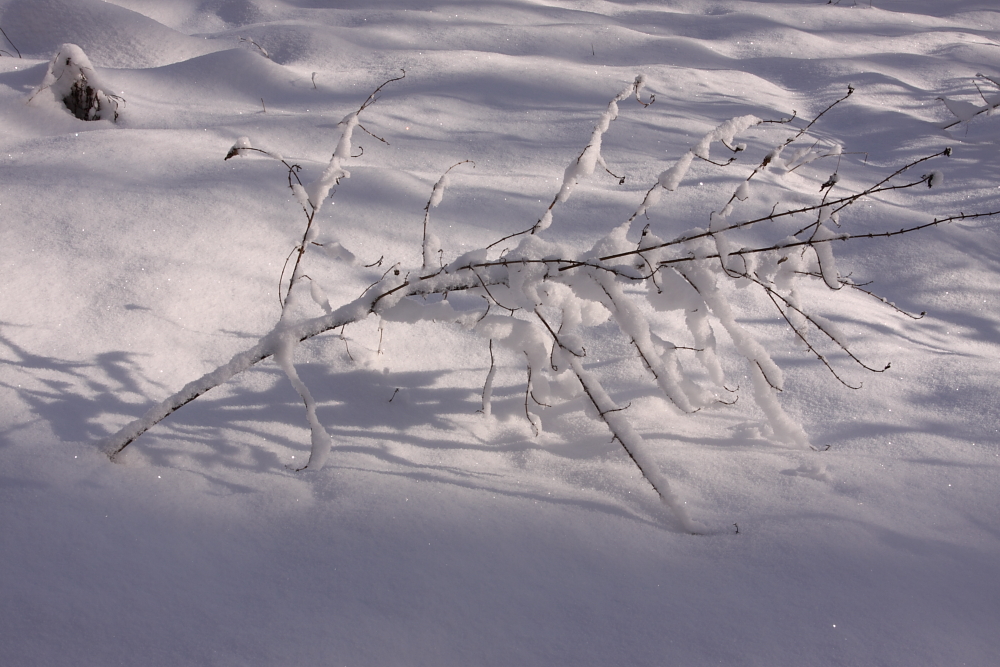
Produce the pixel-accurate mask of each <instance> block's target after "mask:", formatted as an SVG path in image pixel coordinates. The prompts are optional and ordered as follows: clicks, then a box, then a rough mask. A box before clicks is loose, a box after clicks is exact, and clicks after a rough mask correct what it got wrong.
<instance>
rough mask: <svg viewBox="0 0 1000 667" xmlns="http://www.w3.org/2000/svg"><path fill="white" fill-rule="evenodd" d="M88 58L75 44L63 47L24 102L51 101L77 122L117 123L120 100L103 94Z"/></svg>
mask: <svg viewBox="0 0 1000 667" xmlns="http://www.w3.org/2000/svg"><path fill="white" fill-rule="evenodd" d="M105 88H106V87H105V86H104V85H103V84H102V83H101V81H100V79H99V77H98V75H97V73H96V72H95V71H94V67H93V65H91V64H90V59H89V58H88V57H87V54H85V53H84V52H83V49H81V48H80V47H79V46H77V45H76V44H63V45H62V46H61V47H59V50H58V51H57V52H56V54H55V55H54V56H52V60H51V61H49V67H48V69H47V70H46V72H45V78H44V79H42V83H41V84H40V85H39V86H38V88H36V89H35V91H34V92H33V93H32V94H31V97H30V98H28V102H29V103H30V102H35V103H37V102H38V101H40V100H51V101H52V102H54V103H55V104H57V105H60V106H62V107H63V108H65V109H66V110H67V111H69V112H70V113H71V114H73V115H74V116H76V117H77V118H79V119H80V120H110V121H116V120H118V106H119V102H121V101H122V98H121V97H118V96H117V95H113V94H111V93H108V92H106V91H105Z"/></svg>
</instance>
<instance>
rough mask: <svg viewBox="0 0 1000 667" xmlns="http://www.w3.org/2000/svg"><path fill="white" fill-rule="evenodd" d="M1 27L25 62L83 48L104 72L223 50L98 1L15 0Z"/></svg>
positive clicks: (7, 8)
mask: <svg viewBox="0 0 1000 667" xmlns="http://www.w3.org/2000/svg"><path fill="white" fill-rule="evenodd" d="M0 6H2V12H3V13H2V14H0V24H2V25H3V28H4V31H5V32H6V33H7V35H9V36H10V38H11V39H12V40H14V43H15V44H17V46H18V48H19V49H20V51H21V53H22V54H24V56H25V57H29V56H37V57H39V58H44V59H48V58H49V57H51V56H52V54H53V53H55V51H56V50H58V49H59V47H60V46H61V45H62V44H64V43H72V44H77V45H79V46H80V47H81V48H82V49H83V50H84V51H85V52H86V53H87V54H88V55H89V56H90V58H91V60H92V61H93V63H94V64H95V65H97V66H98V67H129V68H143V67H157V66H160V65H167V64H169V63H174V62H178V61H181V60H187V59H189V58H193V57H195V56H200V55H204V54H206V53H211V52H212V51H217V50H219V48H220V47H219V46H218V45H217V43H216V42H212V41H209V40H206V39H199V38H196V37H188V36H187V35H183V34H181V33H179V32H177V31H176V30H172V29H171V28H168V27H166V26H165V25H162V24H160V23H157V22H156V21H154V20H153V19H150V18H148V17H146V16H143V15H142V14H138V13H136V12H133V11H131V10H129V9H125V8H124V7H119V6H117V5H113V4H111V3H107V2H99V1H98V0H73V1H72V2H70V1H69V0H11V1H9V2H7V3H5V4H2V5H0Z"/></svg>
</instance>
